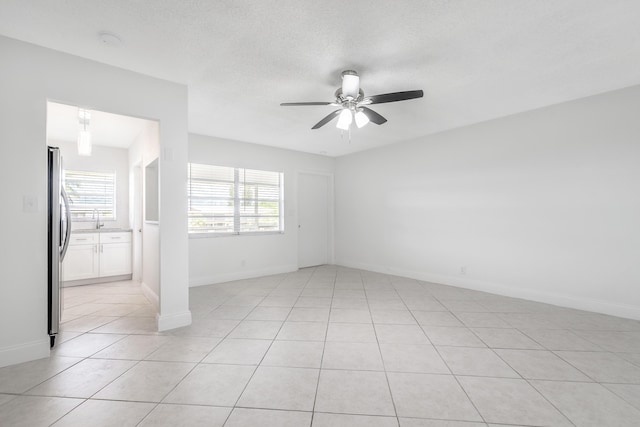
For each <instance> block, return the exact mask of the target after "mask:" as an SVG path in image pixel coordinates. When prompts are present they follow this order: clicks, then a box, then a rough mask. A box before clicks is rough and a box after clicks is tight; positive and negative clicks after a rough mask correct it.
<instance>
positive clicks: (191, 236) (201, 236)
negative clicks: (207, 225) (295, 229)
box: [189, 231, 284, 239]
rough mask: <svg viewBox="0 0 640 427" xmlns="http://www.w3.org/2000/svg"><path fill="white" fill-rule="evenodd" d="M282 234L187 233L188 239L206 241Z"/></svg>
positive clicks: (274, 232)
mask: <svg viewBox="0 0 640 427" xmlns="http://www.w3.org/2000/svg"><path fill="white" fill-rule="evenodd" d="M279 234H284V231H256V232H253V233H224V234H223V233H189V239H206V238H209V237H213V238H219V237H244V236H274V235H279Z"/></svg>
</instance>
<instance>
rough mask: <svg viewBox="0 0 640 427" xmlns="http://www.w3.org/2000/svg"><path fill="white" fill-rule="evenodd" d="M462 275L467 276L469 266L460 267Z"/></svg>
mask: <svg viewBox="0 0 640 427" xmlns="http://www.w3.org/2000/svg"><path fill="white" fill-rule="evenodd" d="M460 274H467V266H466V265H463V266H461V267H460Z"/></svg>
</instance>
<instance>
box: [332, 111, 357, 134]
mask: <svg viewBox="0 0 640 427" xmlns="http://www.w3.org/2000/svg"><path fill="white" fill-rule="evenodd" d="M352 121H353V116H352V114H351V110H347V109H344V110H342V112H341V113H340V116H339V117H338V123H337V124H336V127H337V128H338V129H342V130H349V126H351V122H352Z"/></svg>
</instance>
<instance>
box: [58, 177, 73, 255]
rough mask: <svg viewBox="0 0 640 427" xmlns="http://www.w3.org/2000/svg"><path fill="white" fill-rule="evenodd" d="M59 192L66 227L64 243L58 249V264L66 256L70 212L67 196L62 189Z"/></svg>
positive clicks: (69, 237)
mask: <svg viewBox="0 0 640 427" xmlns="http://www.w3.org/2000/svg"><path fill="white" fill-rule="evenodd" d="M60 190H61V191H60V193H61V194H62V200H63V201H64V210H65V214H66V217H67V227H66V229H65V231H64V243H63V244H62V248H61V249H60V262H62V261H63V260H64V256H65V255H66V254H67V249H68V248H69V241H70V240H71V211H70V210H69V197H68V196H67V192H66V191H64V188H61V189H60Z"/></svg>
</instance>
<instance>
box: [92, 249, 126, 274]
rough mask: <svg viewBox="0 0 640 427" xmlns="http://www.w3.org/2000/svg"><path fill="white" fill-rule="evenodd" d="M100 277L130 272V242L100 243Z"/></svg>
mask: <svg viewBox="0 0 640 427" xmlns="http://www.w3.org/2000/svg"><path fill="white" fill-rule="evenodd" d="M100 251H101V252H100V277H109V276H120V275H123V274H131V242H128V243H101V244H100Z"/></svg>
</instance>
